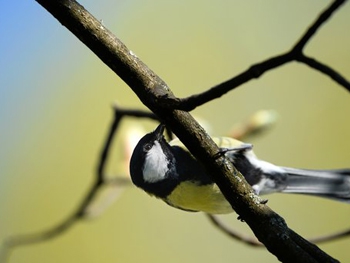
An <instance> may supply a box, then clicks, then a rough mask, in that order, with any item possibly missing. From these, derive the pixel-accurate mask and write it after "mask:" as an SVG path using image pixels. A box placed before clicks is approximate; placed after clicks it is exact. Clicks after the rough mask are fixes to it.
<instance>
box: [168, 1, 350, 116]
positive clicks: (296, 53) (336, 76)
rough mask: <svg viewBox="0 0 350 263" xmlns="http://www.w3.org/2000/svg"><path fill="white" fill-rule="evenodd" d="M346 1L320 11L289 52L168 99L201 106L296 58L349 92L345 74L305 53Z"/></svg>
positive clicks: (174, 103) (171, 103)
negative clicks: (200, 89) (184, 95)
mask: <svg viewBox="0 0 350 263" xmlns="http://www.w3.org/2000/svg"><path fill="white" fill-rule="evenodd" d="M344 3H345V0H336V1H333V3H332V4H331V5H330V6H329V7H328V8H326V9H325V10H324V11H323V12H322V13H321V14H320V16H319V17H318V18H317V19H316V21H315V22H314V23H313V24H312V25H311V26H310V27H309V29H308V30H307V31H306V32H305V33H304V35H303V36H302V37H301V38H300V40H299V41H298V42H297V43H296V44H295V45H294V47H293V48H292V49H291V50H290V51H289V52H287V53H285V54H282V55H278V56H275V57H272V58H269V59H267V60H265V61H263V62H260V63H257V64H255V65H252V66H251V67H250V68H249V69H247V70H246V71H244V72H242V73H240V74H238V75H237V76H235V77H233V78H232V79H229V80H227V81H225V82H223V83H221V84H218V85H216V86H214V87H212V88H210V89H209V90H207V91H204V92H202V93H199V94H195V95H191V96H189V97H187V98H182V99H176V100H174V99H173V98H169V99H167V100H166V103H167V105H168V107H172V108H176V109H182V110H187V111H190V110H193V109H195V108H196V107H198V106H200V105H203V104H205V103H207V102H209V101H211V100H214V99H217V98H219V97H221V96H222V95H224V94H226V93H227V92H229V91H231V90H234V89H235V88H237V87H239V86H241V85H242V84H244V83H247V82H248V81H250V80H252V79H256V78H259V77H260V76H261V75H263V74H264V73H265V72H267V71H269V70H271V69H274V68H277V67H280V66H282V65H284V64H286V63H289V62H292V61H298V62H302V63H305V64H307V65H309V66H310V67H312V68H314V69H316V70H318V71H320V72H322V73H323V74H325V75H327V76H329V77H330V78H332V79H333V80H335V81H336V82H337V83H338V84H339V85H341V86H343V87H344V88H345V89H346V90H347V91H350V83H349V81H348V80H346V79H345V77H343V76H342V75H341V74H340V73H338V72H336V71H335V70H334V69H332V68H330V67H328V66H326V65H324V64H321V63H320V62H317V61H316V60H315V59H311V58H308V57H306V56H305V55H304V54H303V49H304V47H305V45H306V44H307V43H308V41H309V40H310V39H311V38H312V37H313V36H314V34H315V33H316V32H317V30H318V29H319V28H320V27H321V26H322V25H323V24H324V23H325V22H326V21H327V20H328V19H329V18H330V17H331V15H332V14H333V13H334V12H335V11H336V10H337V9H338V8H339V7H340V6H341V5H342V4H344Z"/></svg>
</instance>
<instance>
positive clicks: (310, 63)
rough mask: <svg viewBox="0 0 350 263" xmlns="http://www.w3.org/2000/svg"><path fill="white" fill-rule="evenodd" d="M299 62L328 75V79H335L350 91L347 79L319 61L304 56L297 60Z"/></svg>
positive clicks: (349, 83)
mask: <svg viewBox="0 0 350 263" xmlns="http://www.w3.org/2000/svg"><path fill="white" fill-rule="evenodd" d="M297 61H299V62H302V63H304V64H306V65H308V66H309V67H311V68H313V69H316V70H318V71H320V72H322V73H323V74H325V75H327V76H328V77H330V78H331V79H333V80H334V81H335V82H337V83H338V84H339V85H341V86H343V87H344V88H346V89H347V90H348V91H350V82H349V81H348V80H347V79H345V78H344V77H343V76H342V75H341V74H340V73H338V72H336V71H335V70H334V69H332V68H331V67H329V66H327V65H325V64H323V63H321V62H319V61H317V60H316V59H314V58H310V57H307V56H305V55H303V54H302V55H300V56H299V57H298V58H297Z"/></svg>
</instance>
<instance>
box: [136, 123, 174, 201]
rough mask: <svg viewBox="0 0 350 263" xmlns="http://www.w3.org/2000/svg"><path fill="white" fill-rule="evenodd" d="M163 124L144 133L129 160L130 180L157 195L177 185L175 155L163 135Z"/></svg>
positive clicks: (160, 195) (168, 191)
mask: <svg viewBox="0 0 350 263" xmlns="http://www.w3.org/2000/svg"><path fill="white" fill-rule="evenodd" d="M164 128H165V126H164V125H163V124H160V125H159V126H158V127H157V128H156V130H155V131H153V132H151V133H148V134H146V135H145V136H144V137H143V138H142V139H141V140H140V141H139V142H138V144H137V145H136V147H135V149H134V151H133V154H132V156H131V160H130V175H131V180H132V182H133V183H134V184H135V185H136V186H138V187H140V188H142V189H143V190H145V191H146V192H148V193H150V194H153V195H156V196H158V197H165V196H167V195H168V194H169V193H170V192H171V191H172V190H173V189H174V188H175V187H176V185H177V183H176V180H175V179H176V167H175V157H174V155H173V153H172V147H171V146H170V145H169V144H168V143H167V142H166V141H165V138H164V136H163V132H164Z"/></svg>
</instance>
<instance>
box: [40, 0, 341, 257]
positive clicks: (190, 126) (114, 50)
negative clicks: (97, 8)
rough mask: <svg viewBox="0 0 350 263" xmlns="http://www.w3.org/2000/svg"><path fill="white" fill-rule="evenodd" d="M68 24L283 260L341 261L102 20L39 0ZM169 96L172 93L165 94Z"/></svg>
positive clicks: (65, 3) (71, 4)
mask: <svg viewBox="0 0 350 263" xmlns="http://www.w3.org/2000/svg"><path fill="white" fill-rule="evenodd" d="M37 1H38V2H39V3H40V4H41V5H42V6H43V7H44V8H46V9H47V10H48V11H49V12H50V13H51V14H53V15H54V16H55V17H56V18H57V19H58V20H59V21H60V22H61V23H62V24H63V25H64V26H66V27H67V28H68V29H69V30H70V31H71V32H72V33H73V34H75V35H76V36H77V37H78V38H79V39H80V40H81V41H82V42H83V43H84V44H85V45H86V46H88V47H89V48H90V49H91V50H92V51H93V52H94V53H95V54H96V55H97V56H98V57H99V58H100V59H101V60H102V61H103V62H104V63H106V65H108V66H109V67H110V68H111V69H112V70H113V71H114V72H115V73H116V74H118V75H119V76H120V77H121V78H122V79H123V80H124V81H125V82H126V83H127V84H128V85H129V86H130V88H131V89H132V90H133V91H134V92H135V93H136V94H137V96H138V97H139V98H140V99H141V101H142V102H143V103H144V104H145V105H146V106H147V107H148V108H149V109H150V110H151V111H152V112H154V113H155V114H156V115H157V116H158V117H159V118H160V119H161V120H162V121H163V122H164V123H165V124H167V125H168V126H169V127H170V128H171V129H172V131H173V132H174V133H175V134H176V135H177V136H178V137H179V138H180V140H181V141H182V142H183V143H184V144H185V145H186V147H187V148H188V149H189V150H190V151H191V152H192V153H193V155H194V156H195V157H196V158H197V159H198V160H199V161H201V162H202V163H203V164H205V167H206V168H207V169H208V171H209V172H211V174H212V175H213V179H214V181H215V182H216V183H217V185H218V186H219V187H220V190H221V191H222V193H223V194H224V196H225V197H226V199H227V200H228V201H229V202H230V204H231V205H232V207H233V209H234V210H235V211H236V212H237V213H238V214H239V215H240V217H241V218H242V219H243V220H245V221H246V222H247V223H248V225H249V226H250V227H251V229H252V230H253V232H254V233H255V234H256V236H257V237H258V239H259V240H260V241H261V242H262V243H264V244H265V246H266V247H267V249H268V250H269V251H270V252H271V253H273V254H275V255H276V256H277V257H278V259H279V260H281V261H283V262H297V261H298V262H300V261H302V262H319V261H323V262H326V261H327V262H336V260H334V259H333V258H331V257H330V256H328V255H327V254H325V253H324V252H323V251H321V250H320V249H319V248H318V247H316V246H315V245H312V244H310V243H308V242H307V241H306V240H305V239H303V238H302V237H300V236H299V235H297V234H296V233H295V232H294V231H292V230H291V229H289V228H288V226H287V224H286V223H285V221H284V220H283V218H281V217H280V216H278V215H277V214H276V213H274V212H273V211H272V210H271V209H270V208H269V207H268V206H266V205H265V204H263V203H262V202H261V200H260V198H259V197H257V196H256V195H254V193H253V192H252V190H251V188H250V186H249V185H248V184H247V182H246V181H245V179H244V177H243V176H242V175H241V174H240V173H239V172H238V171H237V170H236V169H235V168H234V167H233V166H232V163H231V162H229V161H228V160H227V159H226V158H225V156H221V157H219V158H217V159H215V158H214V156H216V155H217V153H218V152H219V149H218V147H217V145H216V144H215V143H214V142H213V141H212V139H211V138H210V137H209V136H208V135H207V134H206V132H205V131H204V130H203V129H202V127H200V126H199V124H198V123H197V122H196V121H195V120H194V119H193V118H192V116H191V115H190V114H188V113H186V112H183V111H180V110H174V109H171V108H169V107H165V106H164V105H166V103H167V99H169V98H170V99H174V100H176V99H177V98H176V97H174V95H173V94H172V93H171V91H170V89H169V88H168V87H167V85H166V84H165V82H164V81H163V80H161V79H160V78H159V77H158V76H157V75H156V74H155V73H154V72H152V71H151V70H150V69H149V68H148V67H146V65H145V64H144V63H142V62H141V61H140V60H139V59H138V58H137V57H136V56H135V55H134V53H133V52H131V51H130V50H128V49H127V48H126V46H125V45H124V44H123V43H121V41H120V40H119V39H117V38H116V37H115V36H114V35H112V34H111V33H110V32H109V31H108V30H107V29H106V28H105V27H104V26H103V25H102V24H101V23H100V22H99V21H98V20H96V19H95V18H94V17H93V16H92V15H91V14H90V13H88V12H87V11H86V10H85V9H84V8H83V7H82V6H81V5H79V4H78V3H77V2H75V1H73V0H70V1H69V0H61V1H59V0H56V1H54V0H37ZM164 98H167V99H164Z"/></svg>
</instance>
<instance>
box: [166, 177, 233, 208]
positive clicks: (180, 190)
mask: <svg viewBox="0 0 350 263" xmlns="http://www.w3.org/2000/svg"><path fill="white" fill-rule="evenodd" d="M166 202H167V203H168V204H169V205H172V206H174V207H177V208H181V209H184V210H192V211H202V212H205V213H209V214H227V213H231V212H233V210H232V207H231V205H230V204H229V202H228V201H227V200H226V199H225V197H224V196H223V194H222V193H221V191H220V189H219V187H218V186H217V185H216V184H208V185H198V184H196V183H194V182H190V181H186V182H182V183H180V184H179V185H178V186H177V187H176V188H175V189H174V190H173V191H172V192H171V194H170V195H169V196H168V197H167V198H166Z"/></svg>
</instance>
